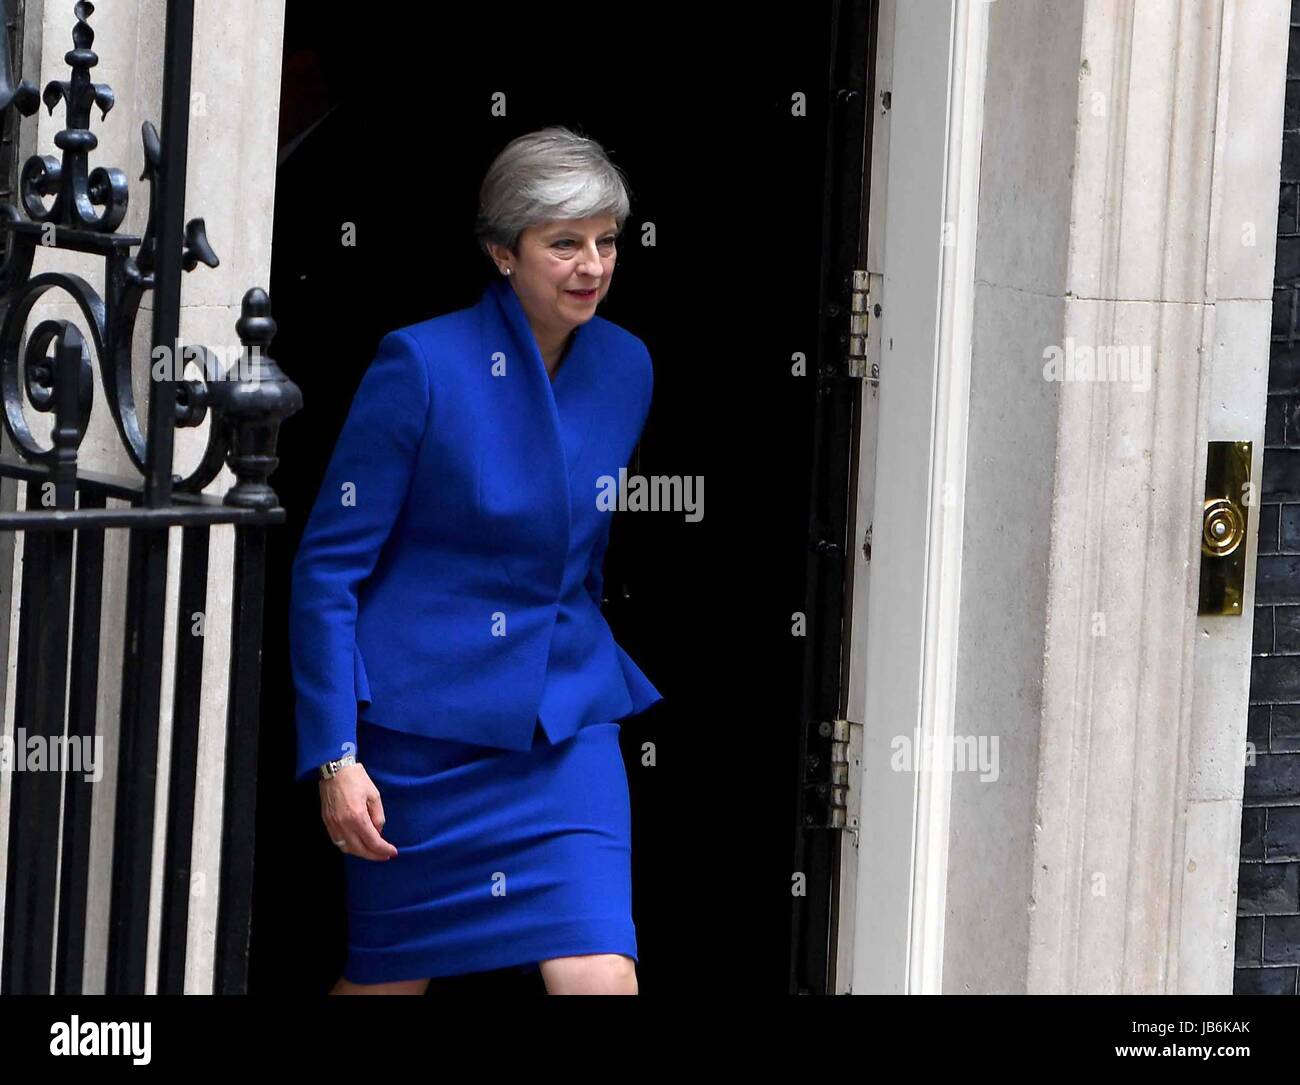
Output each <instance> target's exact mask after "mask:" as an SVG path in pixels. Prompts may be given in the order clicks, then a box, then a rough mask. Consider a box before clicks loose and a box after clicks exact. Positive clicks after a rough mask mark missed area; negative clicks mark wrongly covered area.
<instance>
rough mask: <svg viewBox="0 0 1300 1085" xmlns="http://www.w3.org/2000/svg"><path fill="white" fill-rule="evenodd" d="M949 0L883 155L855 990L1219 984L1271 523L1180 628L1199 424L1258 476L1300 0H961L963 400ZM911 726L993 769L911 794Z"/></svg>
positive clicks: (897, 62)
mask: <svg viewBox="0 0 1300 1085" xmlns="http://www.w3.org/2000/svg"><path fill="white" fill-rule="evenodd" d="M955 4H956V10H957V12H958V17H956V18H952V19H947V20H945V18H944V17H943V16H942V13H941V12H939V11H937V10H935V8H933V7H927V3H925V2H922V3H916V4H911V3H909V4H908V5H906V6H904V5H901V4H900V5H898V7H897V10H896V12H895V17H896V28H895V32H894V36H893V43H894V55H893V58H892V79H893V116H892V117H891V119H890V133H889V142H888V161H887V162H886V163H881V162H880V161H879V160H877V161H876V162H875V163H873V170H878V169H885V170H887V177H888V181H887V191H886V194H885V201H884V207H883V210H882V209H881V208H879V207H873V209H872V216H873V221H874V219H875V216H876V215H877V214H883V216H884V222H885V224H886V231H885V250H884V252H885V256H884V266H883V272H884V286H883V289H884V302H883V305H884V312H883V314H882V317H883V318H882V321H881V335H882V338H883V340H884V342H883V345H882V350H883V354H884V366H883V374H882V380H881V387H880V426H879V441H878V444H877V447H876V460H877V469H876V478H875V489H874V516H873V519H874V545H873V560H872V562H871V565H870V567H869V568H870V573H869V575H870V578H871V585H870V591H869V592H868V593H867V605H866V607H865V613H862V612H858V613H856V614H855V617H854V621H855V633H856V630H857V628H860V626H861V623H863V622H865V624H866V650H865V662H864V663H855V670H859V669H860V673H857V674H855V676H854V682H855V686H854V687H853V688H854V690H855V691H856V696H857V698H858V700H857V701H856V702H855V708H857V707H858V706H860V711H861V712H862V713H863V715H862V717H861V718H862V719H863V723H864V731H865V744H864V747H865V756H864V765H863V781H862V782H863V797H862V830H861V836H860V840H861V848H862V853H861V856H860V870H861V875H860V878H859V882H858V885H857V887H856V888H857V906H856V909H855V918H856V937H855V946H854V964H855V975H854V984H853V989H854V990H855V991H859V992H862V991H894V990H909V991H935V990H942V991H945V992H967V991H970V992H985V991H990V992H1026V991H1027V992H1031V993H1046V992H1097V993H1105V992H1121V991H1124V992H1143V993H1158V992H1173V991H1180V992H1184V991H1185V992H1226V991H1230V990H1231V982H1232V943H1233V937H1234V929H1235V887H1236V878H1237V861H1238V855H1237V846H1238V834H1239V825H1240V815H1241V810H1240V800H1241V788H1242V779H1243V778H1242V766H1243V760H1244V754H1245V728H1246V707H1247V690H1248V685H1249V673H1250V639H1251V623H1250V618H1249V614H1250V611H1251V606H1252V604H1253V578H1254V559H1255V549H1256V532H1257V525H1256V523H1255V522H1254V518H1253V517H1252V519H1251V523H1250V529H1249V534H1248V537H1247V555H1248V564H1247V583H1248V584H1249V585H1251V588H1250V589H1249V590H1248V593H1247V598H1246V601H1245V603H1246V606H1245V614H1244V615H1243V616H1242V617H1239V618H1210V619H1198V617H1197V615H1196V604H1197V587H1198V577H1199V560H1200V553H1199V539H1200V524H1201V517H1200V504H1201V499H1202V495H1203V490H1204V465H1205V447H1206V443H1207V442H1208V441H1210V440H1224V439H1230V440H1252V441H1254V442H1255V444H1256V457H1255V467H1254V471H1255V474H1254V477H1256V478H1258V477H1259V469H1260V460H1261V453H1262V439H1263V430H1264V408H1265V389H1266V374H1267V362H1268V323H1269V308H1270V302H1271V288H1272V264H1273V252H1274V244H1275V228H1276V215H1277V203H1276V194H1277V187H1278V165H1279V159H1280V149H1281V144H1280V132H1281V121H1282V108H1283V95H1284V88H1285V84H1284V80H1285V71H1286V48H1287V39H1288V25H1287V24H1288V13H1289V4H1288V3H1286V2H1285V0H1264V2H1258V3H1256V2H1250V0H1206V2H1205V3H1203V4H1195V5H1181V4H1178V3H1176V2H1174V0H1144V2H1143V3H1142V4H1136V3H1133V2H1131V0H1059V2H1056V3H1053V4H1051V5H1046V4H1042V3H1039V2H1037V0H997V2H996V3H992V4H987V5H983V4H981V3H979V0H976V3H975V4H974V5H973V6H977V7H980V6H982V7H984V8H985V13H986V14H987V16H988V36H987V57H988V62H987V68H986V70H985V73H984V74H985V78H986V83H985V85H984V87H983V92H982V93H983V99H982V114H981V115H980V116H979V117H978V118H977V120H978V122H979V126H980V137H981V140H982V148H981V154H980V166H979V178H978V229H977V232H976V234H975V236H974V237H973V238H972V237H971V236H970V235H969V234H968V233H963V231H962V230H961V228H960V224H959V223H958V224H957V228H956V229H955V230H954V232H953V235H952V237H953V242H954V245H955V247H956V249H957V250H958V254H957V255H955V256H952V255H950V256H949V257H948V258H947V259H948V263H947V265H946V266H948V267H949V268H953V269H956V275H957V277H956V278H954V279H952V280H951V282H953V283H959V282H960V281H961V276H962V275H964V274H965V272H964V271H962V270H961V269H962V268H963V267H966V266H969V267H970V268H971V276H972V281H971V286H972V287H973V299H974V300H973V307H972V309H971V311H970V312H969V319H970V321H971V323H970V335H971V343H972V347H971V352H970V359H969V361H970V368H969V390H968V391H969V394H968V396H966V395H964V389H963V387H962V386H961V383H960V379H959V378H955V379H954V380H952V381H951V382H950V384H949V385H948V387H947V399H946V401H945V398H944V397H945V391H944V389H945V386H944V384H943V382H942V381H941V380H939V379H937V376H936V373H937V372H940V371H942V367H943V366H944V365H948V364H956V365H958V366H960V364H961V362H962V357H963V354H962V350H961V335H962V328H963V322H964V321H965V320H966V319H967V314H966V313H965V312H964V311H963V309H962V306H961V305H960V304H959V303H954V304H950V302H949V300H947V299H950V298H953V297H956V298H958V299H959V298H960V294H956V295H954V294H952V292H951V291H950V292H949V293H948V294H940V293H939V289H938V284H939V282H940V281H941V271H940V269H941V267H943V266H945V265H943V264H942V263H941V262H940V261H939V259H938V258H937V257H936V254H935V244H934V233H935V231H936V229H937V227H938V225H939V222H938V213H937V212H936V209H937V208H942V207H948V208H949V209H950V210H949V211H948V212H947V214H949V215H951V208H952V207H953V206H954V203H953V201H952V199H951V198H950V197H949V198H946V199H941V197H940V192H939V187H940V183H941V182H944V183H947V184H948V185H949V186H951V185H952V184H954V183H955V182H954V178H959V177H961V176H963V174H962V171H961V169H960V152H959V148H957V153H956V155H954V146H953V145H950V146H949V148H948V154H947V157H946V158H945V157H944V156H943V155H942V154H940V151H939V148H938V146H937V143H938V139H939V136H938V135H937V133H947V135H948V137H949V139H950V140H951V139H952V138H953V136H954V132H955V131H957V128H958V127H959V126H958V125H955V124H954V122H953V118H954V116H956V110H955V109H954V108H953V103H954V102H956V101H959V100H960V95H957V94H955V93H954V88H955V87H957V86H959V85H961V84H962V82H963V81H965V82H966V83H967V85H969V77H959V73H960V72H961V65H960V64H959V63H958V59H959V57H960V55H961V54H959V53H958V51H957V50H955V49H954V50H953V51H952V52H951V53H946V52H945V51H944V49H943V48H942V45H941V44H940V42H939V41H937V40H936V38H937V36H938V33H939V32H938V30H937V29H936V23H938V24H942V25H946V26H947V27H948V28H952V27H956V26H960V25H961V18H960V13H961V11H962V9H963V8H967V9H969V8H970V7H971V6H972V5H970V4H968V3H967V0H955ZM925 16H928V25H927V26H921V25H919V24H920V23H921V20H922V18H923V17H925ZM945 32H947V31H945ZM927 34H928V35H929V36H928V37H927ZM950 40H951V41H953V42H954V43H956V42H960V41H962V40H963V39H962V36H961V35H960V34H958V33H955V32H953V33H951V35H950ZM965 40H966V41H968V42H969V36H967V37H966V39H965ZM936 54H938V55H939V57H940V61H941V63H939V64H937V63H936ZM949 57H952V59H951V60H949ZM936 68H938V70H936ZM961 112H962V115H963V116H964V117H965V120H964V121H963V123H964V124H966V125H969V124H970V123H971V121H972V117H971V113H972V111H971V108H970V106H969V104H967V105H965V106H963V108H962V111H961ZM918 129H919V130H920V131H918ZM975 142H978V141H975ZM971 145H972V141H968V142H967V143H966V144H965V146H967V147H970V146H971ZM954 158H956V160H957V165H956V166H955V165H954ZM945 179H946V181H945ZM955 206H956V207H957V208H958V209H960V206H961V202H960V200H958V201H957V202H956V204H955ZM958 218H960V215H959V216H958ZM963 249H965V250H967V251H966V252H965V255H964V256H962V255H961V250H963ZM963 260H965V261H967V262H968V263H967V264H963ZM972 261H973V262H972ZM946 322H947V323H946ZM945 329H947V330H946V331H945ZM1068 339H1072V340H1073V341H1074V342H1075V343H1076V344H1080V345H1084V346H1092V347H1099V346H1112V345H1134V346H1138V347H1141V348H1146V347H1149V348H1150V352H1151V358H1152V360H1153V363H1154V364H1153V370H1152V371H1151V373H1150V380H1149V383H1147V385H1146V386H1145V387H1143V386H1141V383H1140V382H1127V383H1124V382H1113V381H1110V382H1101V381H1072V382H1064V383H1056V382H1051V381H1048V380H1046V379H1044V373H1043V365H1044V353H1043V352H1044V350H1045V349H1046V348H1050V347H1052V346H1056V347H1063V346H1064V344H1065V343H1066V341H1067V340H1068ZM891 340H892V354H893V355H895V357H894V358H893V359H892V360H891ZM945 343H947V344H949V346H945V345H944V344H945ZM954 372H956V370H954ZM928 411H933V412H934V413H933V414H930V413H927V412H928ZM954 413H956V414H959V415H960V416H961V417H959V418H954V417H952V416H953V414H954ZM963 421H964V425H963V424H962V423H963ZM945 433H946V434H947V435H948V436H949V438H950V439H955V440H956V441H957V442H958V443H961V442H962V441H964V442H965V455H964V468H965V470H964V485H963V486H962V487H961V496H960V504H961V509H962V513H961V529H962V530H961V533H960V567H959V570H958V571H957V574H959V575H956V574H954V572H953V571H952V570H951V569H948V568H947V567H946V565H945V563H944V560H943V557H942V553H941V552H940V553H936V547H940V548H942V547H943V546H945V545H946V546H951V543H952V539H953V538H954V533H953V532H952V531H950V530H947V529H945V526H944V518H943V516H942V514H941V513H940V510H941V509H942V507H943V506H942V502H941V501H940V502H938V503H936V493H935V488H936V486H938V485H941V483H942V481H944V480H945V479H946V478H955V477H957V475H956V474H955V466H954V465H955V463H957V462H959V461H960V460H962V459H963V458H960V457H959V458H957V459H954V457H953V455H952V454H951V449H952V447H954V446H952V445H950V446H949V453H948V454H947V455H946V456H942V457H941V456H939V455H938V454H937V450H939V449H942V448H943V447H944V445H943V443H942V438H943V435H944V434H945ZM945 540H946V542H945ZM954 586H956V590H957V591H959V595H958V596H957V597H956V598H958V599H959V602H960V608H959V613H958V615H957V620H956V632H955V634H954V633H953V629H952V620H953V616H952V614H951V613H950V612H949V610H948V604H949V603H950V602H951V601H952V600H953V598H954V596H953V593H954ZM936 592H938V593H939V598H938V600H937V601H936V599H935V593H936ZM855 639H856V636H855ZM954 644H955V648H956V653H957V663H956V666H957V670H956V681H955V688H954V689H953V696H952V697H951V699H949V698H948V697H947V696H946V695H945V691H946V690H947V689H948V688H949V687H948V686H947V685H946V678H945V674H944V658H945V652H948V653H951V651H952V650H953V647H954ZM945 713H948V718H947V719H945ZM918 727H919V728H921V729H922V730H925V729H927V728H928V729H929V730H930V731H932V732H933V733H934V734H936V735H940V736H942V734H943V732H944V729H945V728H951V729H952V731H953V732H954V733H955V734H956V735H958V736H970V737H972V738H974V739H979V738H983V739H985V740H986V742H989V743H990V745H986V747H985V749H986V751H990V752H991V750H992V747H991V740H994V739H996V740H997V747H996V752H997V761H996V766H997V777H996V779H994V780H989V779H982V778H981V773H980V772H979V771H978V766H977V767H976V770H975V771H968V772H957V773H955V774H954V775H953V776H952V777H951V778H950V779H949V780H948V781H946V785H940V784H933V783H932V785H931V786H930V789H929V791H928V793H927V791H926V785H925V782H924V781H919V782H918V781H916V780H914V779H912V778H911V777H910V776H909V775H908V774H904V773H897V772H893V771H891V769H890V767H889V754H890V750H889V749H888V745H887V743H888V739H889V737H890V736H891V735H894V734H898V733H906V732H908V731H911V730H913V729H915V728H918ZM927 818H928V819H929V820H928V823H927V821H926V819H927ZM927 824H928V827H927ZM940 828H945V829H946V833H947V838H946V845H945V847H944V848H941V847H939V846H937V845H936V841H935V835H936V831H937V830H938V829H940ZM940 856H942V862H939V861H938V859H939V857H940ZM936 939H937V942H936ZM936 955H937V958H938V964H936Z"/></svg>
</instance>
